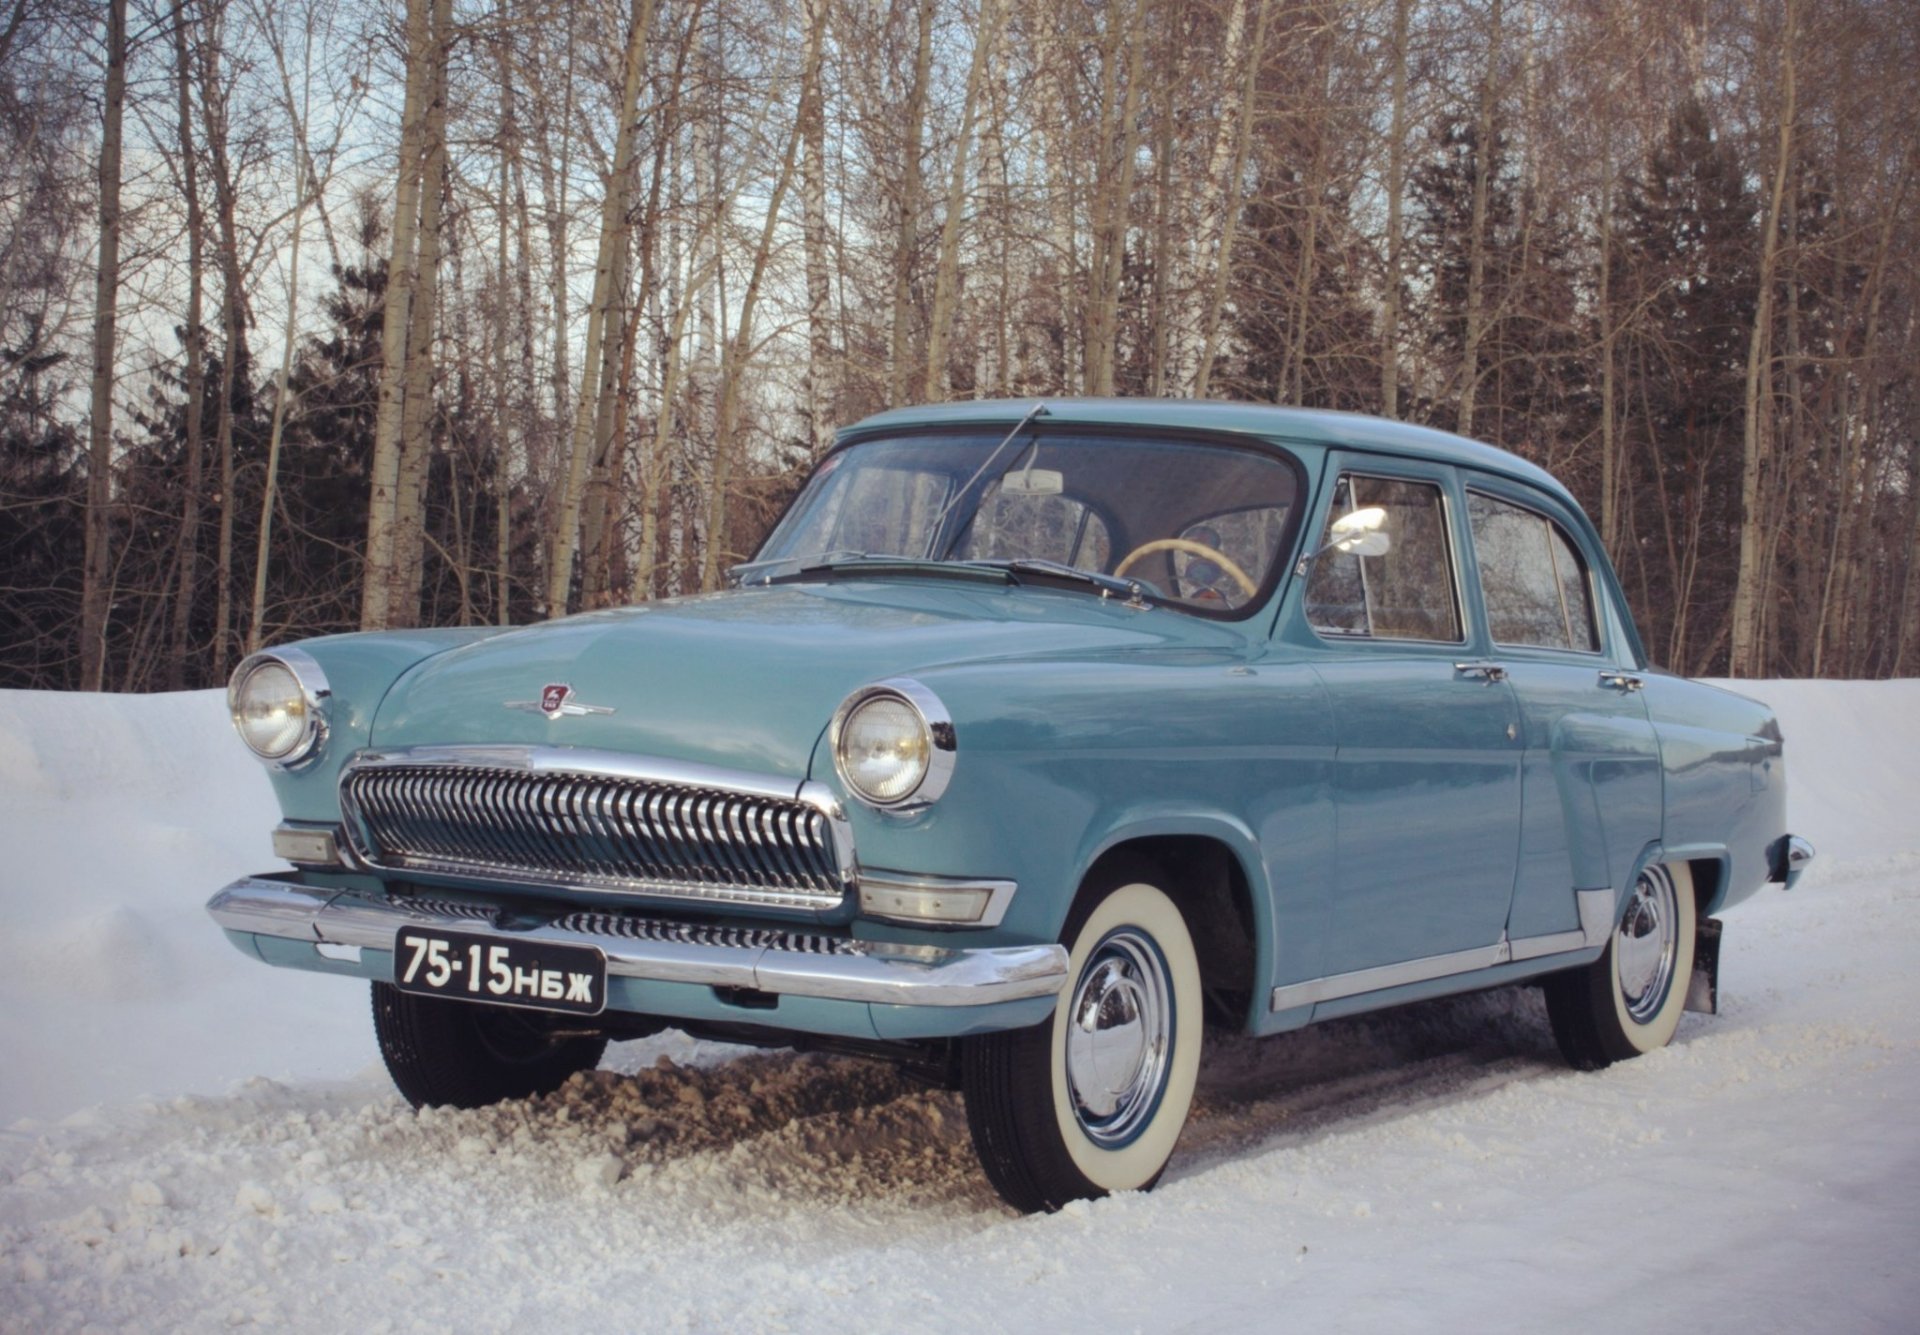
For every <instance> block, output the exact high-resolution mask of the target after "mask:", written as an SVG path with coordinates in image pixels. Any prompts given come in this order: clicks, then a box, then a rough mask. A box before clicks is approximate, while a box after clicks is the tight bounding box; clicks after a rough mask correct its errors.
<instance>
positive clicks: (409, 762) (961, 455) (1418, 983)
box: [209, 400, 1812, 1210]
mask: <svg viewBox="0 0 1920 1335" xmlns="http://www.w3.org/2000/svg"><path fill="white" fill-rule="evenodd" d="M733 582H734V587H733V588H731V589H730V590H728V591H726V592H723V593H718V594H714V595H710V596H705V597H696V598H678V599H670V600H667V601H665V602H658V603H650V604H645V605H642V606H635V607H625V608H619V609H615V610H608V611H599V612H592V613H588V614H586V615H582V616H574V617H569V618H567V619H565V620H560V621H555V622H552V623H549V624H546V625H540V626H532V627H527V628H523V629H517V630H500V629H495V628H472V629H460V630H418V631H396V632H390V633H384V634H367V635H344V636H334V637H329V638H325V639H315V640H309V641H306V642H304V643H302V644H299V645H297V646H288V647H285V648H278V649H273V650H270V651H268V652H265V653H260V654H256V655H254V656H253V657H251V658H249V659H248V660H247V661H246V662H244V663H243V664H241V666H240V668H239V670H238V671H237V672H236V673H235V674H234V678H233V683H232V686H231V688H230V702H231V705H232V710H233V718H234V723H235V726H236V727H237V728H238V729H239V731H240V735H241V736H242V738H244V739H245V741H246V743H247V745H248V746H250V747H251V748H252V749H253V750H254V751H255V752H256V753H257V754H258V755H259V757H260V758H261V759H262V760H263V761H265V762H266V764H267V766H268V769H269V771H270V773H271V776H272V780H273V784H274V787H275V788H276V790H277V791H278V795H279V799H280V803H281V806H282V809H283V811H284V813H285V821H284V823H283V824H282V825H281V826H280V827H279V828H278V829H276V830H275V831H274V850H275V853H276V855H277V856H278V857H279V858H281V859H284V860H285V861H286V862H287V863H290V864H292V868H293V869H292V870H291V871H283V872H278V873H274V874H266V875H261V876H256V877H250V878H247V879H245V880H242V881H239V882H237V883H236V884H234V885H231V886H228V887H227V888H226V889H224V890H222V891H221V892H220V893H219V894H217V895H216V896H215V897H214V898H213V900H212V902H211V904H210V905H209V910H210V912H211V913H212V915H213V917H214V919H215V921H217V922H218V923H219V924H220V926H221V927H223V928H225V929H226V931H227V933H228V935H229V937H230V938H231V939H232V941H233V942H234V944H235V945H236V946H238V947H239V948H240V949H241V950H243V951H245V952H246V953H247V954H249V955H254V956H257V957H259V958H260V959H262V960H264V961H266V962H267V963H269V964H278V965H285V966H289V967H293V968H301V969H314V970H321V971H325V972H332V973H340V974H349V975H353V976H355V977H361V978H368V979H371V980H372V989H373V1012H374V1024H375V1030H376V1032H377V1035H378V1038H379V1043H380V1048H381V1051H382V1053H383V1055H384V1056H385V1059H386V1063H387V1066H388V1068H389V1070H390V1071H391V1072H392V1074H393V1078H394V1081H395V1083H396V1084H397V1085H398V1086H399V1088H400V1092H401V1093H402V1094H404V1095H405V1096H406V1097H407V1098H408V1099H409V1100H410V1101H411V1102H413V1103H414V1104H416V1105H421V1104H452V1105H458V1106H476V1105H481V1104H486V1103H490V1102H493V1101H496V1100H499V1099H504V1098H517V1097H525V1096H529V1095H534V1094H539V1093H542V1092H545V1091H550V1090H552V1089H554V1088H556V1087H557V1086H558V1085H560V1084H561V1083H562V1082H564V1081H565V1080H566V1079H567V1078H568V1077H569V1076H570V1075H571V1074H573V1073H574V1072H576V1071H579V1070H582V1069H585V1068H589V1067H592V1066H593V1065H594V1064H595V1063H597V1062H598V1060H599V1058H600V1055H601V1052H602V1050H603V1048H604V1047H605V1045H606V1042H607V1041H608V1040H609V1039H618V1038H629V1037H635V1036H643V1035H646V1034H648V1033H652V1032H654V1031H656V1030H659V1029H661V1028H662V1027H664V1026H669V1025H671V1026H674V1027H677V1028H679V1029H682V1030H685V1031H687V1032H689V1033H693V1034H698V1035H704V1036H710V1037H715V1038H721V1039H730V1040H735V1041H741V1042H748V1043H761V1044H768V1043H771V1044H782V1045H792V1046H796V1047H816V1048H826V1049H831V1050H835V1051H842V1052H853V1053H859V1054H865V1055H869V1056H874V1057H880V1058H883V1059H887V1060H892V1061H897V1062H901V1063H904V1064H907V1065H909V1066H911V1067H912V1068H914V1069H916V1070H917V1071H919V1072H921V1073H924V1074H925V1075H926V1076H928V1077H929V1078H931V1079H934V1080H937V1081H941V1082H945V1083H947V1084H950V1085H951V1086H953V1087H957V1088H958V1089H960V1090H962V1091H963V1092H964V1095H965V1102H966V1108H967V1116H968V1120H969V1122H970V1125H971V1129H972V1133H973V1139H974V1143H975V1145H976V1147H977V1148H978V1151H979V1154H980V1159H981V1161H982V1163H983V1165H984V1166H985V1169H986V1172H987V1175H988V1177H989V1178H990V1179H991V1180H992V1182H993V1184H994V1186H995V1187H997V1188H998V1189H999V1191H1000V1192H1001V1194H1002V1195H1003V1196H1005V1198H1006V1199H1007V1200H1008V1201H1009V1202H1011V1203H1012V1204H1013V1205H1015V1206H1016V1207H1018V1208H1020V1209H1023V1210H1046V1209H1054V1208H1057V1207H1059V1206H1060V1205H1061V1204H1063V1203H1064V1202H1067V1201H1069V1200H1072V1199H1075V1198H1081V1197H1089V1196H1098V1195H1101V1194H1103V1193H1106V1192H1111V1191H1119V1190H1128V1189H1145V1188H1147V1187H1150V1186H1152V1185H1153V1183H1154V1182H1155V1180H1156V1179H1157V1178H1158V1177H1159V1176H1160V1173H1161V1171H1162V1170H1163V1169H1164V1168H1165V1166H1166V1164H1167V1161H1168V1157H1169V1156H1170V1155H1171V1154H1172V1153H1173V1150H1174V1146H1175V1143H1176V1142H1177V1141H1178V1139H1179V1137H1180V1133H1181V1128H1182V1126H1183V1124H1184V1123H1185V1121H1186V1119H1187V1113H1188V1108H1189V1105H1190V1102H1191V1099H1192V1095H1193V1090H1194V1080H1195V1072H1196V1070H1197V1068H1198V1065H1199V1061H1200V1053H1201V1034H1202V1027H1203V1026H1204V1025H1208V1024H1211V1025H1217V1026H1223V1027H1225V1028H1228V1029H1233V1030H1240V1031H1245V1032H1250V1033H1254V1034H1271V1033H1276V1032H1279V1031H1282V1030H1288V1029H1293V1028H1296V1027H1298V1026H1301V1025H1304V1024H1307V1023H1309V1022H1311V1021H1314V1020H1319V1019H1324V1018H1327V1017H1331V1016H1338V1015H1349V1014H1353V1013H1354V1012H1358V1011H1365V1010H1372V1009H1376V1008H1379V1007H1383V1006H1391V1005H1395V1004H1397V1003H1402V1002H1407V1001H1413V1000H1418V999H1423V998H1429V997H1434V996H1437V995H1441V994H1444V993H1449V992H1460V991H1465V990H1469V989H1475V988H1486V987H1495V986H1499V985H1502V984H1509V983H1513V982H1515V981H1516V980H1521V979H1533V980H1537V981H1539V982H1540V983H1541V984H1542V985H1543V986H1544V988H1545V992H1546V1000H1547V1009H1548V1012H1549V1014H1550V1016H1551V1018H1552V1024H1553V1030H1554V1034H1555V1037H1556V1038H1557V1039H1558V1041H1559V1045H1560V1047H1561V1048H1562V1050H1563V1051H1564V1052H1565V1054H1566V1056H1567V1057H1568V1059H1569V1060H1570V1061H1571V1062H1572V1063H1573V1064H1574V1065H1576V1066H1579V1067H1582V1068H1596V1067H1601V1066H1605V1065H1607V1064H1608V1063H1610V1062H1612V1061H1615V1060H1618V1059H1621V1058H1625V1057H1632V1056H1635V1055H1637V1054H1639V1053H1643V1052H1646V1051H1649V1050H1651V1049H1654V1048H1658V1047H1660V1046H1661V1045H1663V1044H1665V1043H1666V1042H1667V1041H1668V1040H1669V1039H1670V1038H1671V1037H1672V1036H1673V1033H1674V1028H1675V1025H1676V1024H1677V1023H1678V1021H1679V1018H1680V1013H1681V1011H1682V1009H1683V1008H1686V1007H1688V1006H1692V1007H1694V1008H1705V1009H1711V1008H1712V1006H1713V997H1714V987H1715V973H1716V966H1717V960H1718V942H1719V932H1720V925H1719V923H1718V922H1717V921H1716V920H1715V917H1714V915H1716V914H1718V913H1719V912H1720V911H1721V910H1722V909H1724V908H1726V907H1727V906H1729V905H1731V904H1734V903H1737V902H1739V901H1740V900H1742V899H1745V898H1746V897H1748V896H1749V895H1751V894H1753V893H1754V892H1755V891H1757V890H1759V889H1760V888H1761V887H1762V886H1763V885H1766V884H1768V883H1770V882H1771V883H1780V884H1786V885H1791V884H1792V883H1793V881H1794V879H1795V878H1796V877H1797V876H1798V874H1799V873H1800V870H1801V868H1802V867H1803V866H1804V865H1805V863H1806V862H1807V860H1808V859H1809V858H1810V857H1811V856H1812V849H1811V848H1810V847H1808V846H1807V845H1806V843H1805V842H1804V841H1803V840H1800V839H1798V838H1795V837H1793V836H1791V835H1789V834H1788V833H1787V831H1786V827H1785V804H1784V798H1785V788H1784V781H1785V775H1784V771H1783V768H1782V756H1781V738H1780V731H1779V728H1778V726H1777V725H1776V723H1775V721H1774V719H1773V716H1772V715H1771V714H1770V713H1769V712H1768V710H1767V709H1766V708H1765V707H1764V706H1762V705H1759V704H1756V703H1754V702H1753V701H1751V700H1747V699H1744V698H1742V697H1740V696H1738V695H1734V694H1731V693H1729V692H1727V691H1723V690H1718V689H1715V688H1712V687H1709V686H1705V685H1701V684H1698V683H1696V682H1692V681H1687V680H1684V679H1682V678H1679V677H1675V676H1671V675H1669V674H1667V673H1664V672H1660V671H1657V670H1654V669H1652V668H1650V667H1649V666H1648V664H1647V659H1646V653H1645V651H1644V649H1643V648H1642V646H1641V643H1640V640H1639V637H1638V635H1637V634H1636V632H1635V630H1634V627H1633V623H1632V621H1631V620H1630V618H1629V616H1628V613H1627V608H1626V605H1625V602H1624V600H1623V598H1622V597H1621V592H1620V587H1619V585H1618V583H1617V581H1616V580H1615V577H1614V574H1613V571H1612V570H1611V568H1610V567H1609V565H1608V563H1607V560H1606V557H1605V554H1604V553H1603V551H1602V549H1601V545H1600V542H1599V540H1598V538H1597V536H1596V534H1595V532H1594V529H1593V526H1592V524H1591V523H1590V522H1589V521H1588V519H1587V517H1586V516H1585V515H1584V514H1583V513H1582V512H1581V510H1580V507H1579V506H1578V505H1577V504H1576V503H1575V501H1574V500H1573V498H1572V496H1571V495H1570V494H1569V493H1568V492H1567V490H1566V489H1565V488H1564V487H1562V486H1561V485H1560V484H1559V483H1558V482H1556V481H1555V480H1554V479H1553V478H1552V477H1551V476H1549V475H1548V474H1547V473H1545V472H1543V471H1541V470H1540V469H1539V468H1537V467H1535V466H1533V465H1532V464H1529V463H1526V462H1524V461H1523V460H1521V459H1519V458H1516V457H1515V456H1513V455H1511V454H1508V453H1505V452H1503V451H1501V450H1498V449H1495V448H1493V447H1491V446H1488V445H1483V444H1479V443H1476V442H1474V441H1470V440H1464V439H1461V438H1459V437H1456V436H1450V435H1445V434H1441V433H1439V432H1435V431H1429V430H1424V429H1420V428H1416V427H1411V426H1406V425H1402V424H1398V423H1393V422H1386V421H1378V420H1374V419H1370V418H1366V417H1357V416H1348V415H1344V414H1337V413H1327V412H1311V411H1296V410H1288V409H1281V408H1266V407H1252V406H1245V405H1235V404H1226V403H1178V402H1168V401H1118V400H1050V401H1048V402H1046V403H1044V404H1036V403H1024V402H1022V403H1005V402H1000V403H993V402H979V403H961V404H949V405H945V406H940V407H928V408H915V409H908V410H903V411H895V412H888V413H883V414H881V415H879V416H876V417H872V418H869V419H868V420H866V421H864V422H861V423H860V424H858V425H857V426H854V427H852V428H849V429H848V430H846V431H845V432H843V433H842V434H841V436H840V439H839V442H838V444H837V446H836V448H835V449H834V450H833V451H832V452H831V453H829V454H828V455H827V456H826V457H824V458H823V459H822V460H821V461H820V462H819V464H818V466H817V467H816V468H815V469H814V472H813V475H812V477H811V479H810V480H809V481H808V483H807V485H806V487H805V488H804V489H803V490H802V491H801V493H800V495H799V496H798V498H797V499H796V500H795V501H794V502H793V504H792V506H791V507H790V508H789V509H788V511H787V513H786V515H785V517H784V518H783V519H782V520H781V521H780V523H779V525H778V527H777V528H776V529H775V530H774V531H773V534H772V536H771V537H769V538H768V539H767V541H766V544H765V545H764V546H763V547H762V549H761V550H760V552H759V554H758V556H757V557H756V559H754V560H753V561H750V562H748V563H747V564H745V565H743V566H740V567H738V568H736V569H735V571H734V572H733Z"/></svg>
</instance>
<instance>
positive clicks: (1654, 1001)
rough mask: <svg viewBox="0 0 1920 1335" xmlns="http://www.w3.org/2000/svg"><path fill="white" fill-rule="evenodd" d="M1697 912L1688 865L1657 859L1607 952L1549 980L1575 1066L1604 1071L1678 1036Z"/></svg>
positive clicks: (1557, 1025)
mask: <svg viewBox="0 0 1920 1335" xmlns="http://www.w3.org/2000/svg"><path fill="white" fill-rule="evenodd" d="M1695 912H1696V910H1695V906H1694V899H1693V873H1692V871H1691V870H1690V869H1689V868H1688V867H1687V864H1686V863H1684V862H1674V863H1656V864H1654V865H1653V866H1651V867H1648V868H1647V869H1646V870H1645V871H1643V872H1641V873H1640V877H1639V879H1638V880H1637V881H1635V882H1634V887H1633V894H1632V895H1631V896H1629V897H1628V900H1627V907H1626V912H1625V913H1624V914H1622V915H1621V918H1620V923H1619V925H1618V926H1617V927H1615V928H1614V932H1613V935H1612V937H1610V938H1609V939H1608V941H1607V948H1606V949H1605V950H1604V951H1602V952H1601V955H1600V958H1599V959H1597V960H1595V961H1594V962H1593V963H1592V964H1589V965H1587V966H1586V967H1585V968H1582V969H1572V970H1569V971H1568V972H1566V973H1562V974H1556V975H1554V976H1553V977H1551V978H1549V979H1547V981H1546V989H1545V990H1546V997H1547V1018H1548V1019H1549V1020H1551V1021H1552V1023H1553V1036H1554V1039H1555V1040H1556V1041H1557V1042H1558V1043H1559V1044H1560V1051H1561V1053H1562V1054H1563V1055H1564V1056H1565V1057H1566V1059H1567V1062H1568V1063H1569V1064H1570V1065H1572V1066H1573V1067H1575V1068H1576V1069H1578V1070H1582V1071H1597V1070H1599V1069H1600V1068H1601V1067H1603V1066H1609V1065H1611V1064H1613V1063H1614V1062H1617V1061H1624V1060H1626V1059H1627V1058H1629V1057H1638V1056H1640V1055H1641V1054H1642V1053H1647V1052H1652V1051H1654V1050H1655V1049H1657V1048H1663V1047H1665V1046H1666V1045H1667V1044H1668V1043H1669V1042H1671V1041H1672V1039H1673V1033H1674V1030H1675V1029H1677V1028H1678V1027H1679V1025H1680V1013H1681V1012H1682V1011H1684V1010H1685V1009H1686V1008H1687V987H1688V984H1689V982H1690V980H1691V977H1692V971H1693V950H1694V928H1695V917H1694V915H1695Z"/></svg>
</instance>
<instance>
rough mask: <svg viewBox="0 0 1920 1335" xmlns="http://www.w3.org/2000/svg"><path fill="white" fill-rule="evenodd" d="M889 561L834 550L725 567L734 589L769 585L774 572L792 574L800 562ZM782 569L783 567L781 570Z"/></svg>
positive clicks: (846, 549)
mask: <svg viewBox="0 0 1920 1335" xmlns="http://www.w3.org/2000/svg"><path fill="white" fill-rule="evenodd" d="M875 559H878V560H891V559H893V558H891V557H879V558H875V557H870V556H868V555H867V554H866V553H865V552H856V551H854V550H853V549H851V548H846V547H842V548H836V549H835V550H833V551H830V552H816V553H813V554H811V555H807V556H770V557H768V558H767V559H766V560H764V561H742V562H741V563H740V564H739V565H734V566H728V567H727V577H728V578H729V579H731V580H732V581H733V584H734V587H735V588H739V587H741V586H742V585H746V584H767V583H771V582H772V581H773V579H774V577H775V574H776V572H778V573H781V574H789V575H790V574H792V573H794V571H796V570H798V569H800V568H801V562H806V563H807V565H809V566H832V565H839V564H840V563H841V562H843V561H869V560H875ZM782 567H785V569H784V570H782Z"/></svg>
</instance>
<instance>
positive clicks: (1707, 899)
mask: <svg viewBox="0 0 1920 1335" xmlns="http://www.w3.org/2000/svg"><path fill="white" fill-rule="evenodd" d="M1656 862H1667V863H1674V862H1680V863H1685V864H1686V866H1687V870H1688V871H1690V872H1692V873H1693V901H1694V909H1695V916H1697V917H1700V918H1709V917H1712V916H1713V915H1714V914H1715V913H1717V912H1719V910H1720V906H1721V905H1722V904H1723V903H1724V902H1725V900H1726V896H1727V885H1728V879H1729V877H1730V876H1731V874H1732V870H1733V853H1732V851H1731V850H1730V849H1728V848H1727V846H1726V845H1725V844H1705V843H1700V844H1676V845H1673V846H1671V847H1669V846H1668V845H1666V844H1662V843H1652V844H1648V845H1647V847H1646V849H1645V851H1643V852H1642V853H1641V854H1640V857H1639V860H1638V861H1636V862H1635V863H1634V864H1633V875H1632V877H1630V878H1629V879H1628V880H1627V883H1626V884H1625V885H1622V886H1618V887H1616V888H1615V904H1614V909H1615V915H1616V918H1617V916H1618V914H1619V912H1620V911H1621V910H1622V909H1623V907H1624V905H1625V902H1626V894H1627V890H1628V888H1629V887H1631V886H1632V885H1633V883H1634V882H1635V881H1637V880H1638V879H1639V878H1640V873H1641V872H1643V871H1645V870H1646V869H1647V868H1648V867H1650V866H1652V865H1653V864H1654V863H1656Z"/></svg>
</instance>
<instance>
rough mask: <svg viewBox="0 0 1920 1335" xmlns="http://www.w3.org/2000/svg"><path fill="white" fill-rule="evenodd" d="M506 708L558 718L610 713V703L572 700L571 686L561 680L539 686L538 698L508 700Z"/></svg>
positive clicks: (611, 710) (611, 709)
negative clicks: (586, 703)
mask: <svg viewBox="0 0 1920 1335" xmlns="http://www.w3.org/2000/svg"><path fill="white" fill-rule="evenodd" d="M506 706H507V708H508V709H518V710H521V711H523V712H525V713H528V714H545V715H546V716H547V717H548V718H559V717H560V716H561V715H562V714H565V715H567V716H568V717H569V718H578V717H580V716H582V715H585V714H611V713H612V712H613V708H612V706H610V705H578V704H575V703H574V702H573V687H571V686H569V685H567V684H566V683H565V682H563V681H555V682H548V683H547V684H546V685H545V686H542V687H541V688H540V698H539V699H538V700H508V701H507V702H506Z"/></svg>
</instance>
